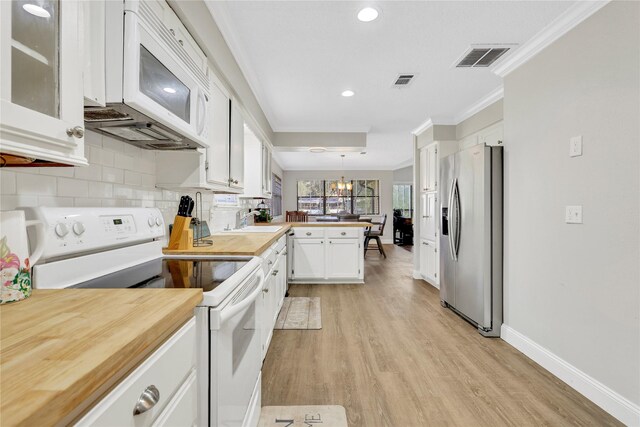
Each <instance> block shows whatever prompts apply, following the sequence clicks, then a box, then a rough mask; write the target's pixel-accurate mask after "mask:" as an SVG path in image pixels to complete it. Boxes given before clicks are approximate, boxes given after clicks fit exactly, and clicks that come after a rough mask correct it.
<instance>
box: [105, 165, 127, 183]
mask: <svg viewBox="0 0 640 427" xmlns="http://www.w3.org/2000/svg"><path fill="white" fill-rule="evenodd" d="M102 180H103V181H105V182H115V183H119V184H122V183H123V182H124V171H123V170H122V169H114V168H108V167H104V168H102Z"/></svg>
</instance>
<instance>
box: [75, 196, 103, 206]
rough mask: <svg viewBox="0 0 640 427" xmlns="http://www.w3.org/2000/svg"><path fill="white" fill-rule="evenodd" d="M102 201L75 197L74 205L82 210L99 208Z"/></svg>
mask: <svg viewBox="0 0 640 427" xmlns="http://www.w3.org/2000/svg"><path fill="white" fill-rule="evenodd" d="M102 200H103V199H98V198H90V197H76V199H75V201H74V205H75V206H76V207H82V208H99V207H101V206H102Z"/></svg>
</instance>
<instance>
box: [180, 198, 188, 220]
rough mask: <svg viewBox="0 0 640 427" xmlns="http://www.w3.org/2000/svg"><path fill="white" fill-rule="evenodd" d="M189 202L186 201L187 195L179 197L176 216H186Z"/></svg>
mask: <svg viewBox="0 0 640 427" xmlns="http://www.w3.org/2000/svg"><path fill="white" fill-rule="evenodd" d="M188 207H189V204H188V202H187V196H182V197H180V205H179V206H178V216H187V208H188Z"/></svg>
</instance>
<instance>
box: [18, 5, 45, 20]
mask: <svg viewBox="0 0 640 427" xmlns="http://www.w3.org/2000/svg"><path fill="white" fill-rule="evenodd" d="M22 8H23V9H24V10H25V11H27V12H28V13H30V14H32V15H34V16H37V17H39V18H51V14H50V13H49V12H48V11H47V10H46V9H44V8H42V7H40V6H38V5H35V4H31V3H27V4H23V5H22Z"/></svg>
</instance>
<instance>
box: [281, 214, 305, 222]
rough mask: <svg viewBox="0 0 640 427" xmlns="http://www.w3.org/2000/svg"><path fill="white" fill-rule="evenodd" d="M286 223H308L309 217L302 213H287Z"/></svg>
mask: <svg viewBox="0 0 640 427" xmlns="http://www.w3.org/2000/svg"><path fill="white" fill-rule="evenodd" d="M286 221H287V222H309V215H308V214H307V213H306V212H303V211H287V216H286Z"/></svg>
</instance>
